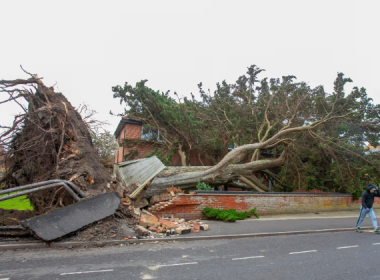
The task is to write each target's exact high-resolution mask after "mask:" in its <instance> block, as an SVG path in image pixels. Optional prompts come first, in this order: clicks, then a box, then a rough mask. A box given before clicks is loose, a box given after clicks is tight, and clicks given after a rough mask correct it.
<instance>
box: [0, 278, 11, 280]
mask: <svg viewBox="0 0 380 280" xmlns="http://www.w3.org/2000/svg"><path fill="white" fill-rule="evenodd" d="M10 279H11V278H0V280H10Z"/></svg>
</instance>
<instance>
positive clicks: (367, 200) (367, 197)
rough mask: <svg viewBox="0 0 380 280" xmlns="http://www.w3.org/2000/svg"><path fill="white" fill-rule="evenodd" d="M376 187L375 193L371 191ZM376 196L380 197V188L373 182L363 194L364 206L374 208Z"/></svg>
mask: <svg viewBox="0 0 380 280" xmlns="http://www.w3.org/2000/svg"><path fill="white" fill-rule="evenodd" d="M372 189H376V190H375V192H374V193H371V192H370V190H372ZM375 196H377V197H380V192H379V189H378V188H377V187H376V186H375V185H373V184H371V185H369V186H368V187H367V189H366V190H365V191H364V192H363V194H362V206H363V208H370V209H371V208H372V205H373V201H374V199H375Z"/></svg>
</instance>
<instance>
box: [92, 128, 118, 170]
mask: <svg viewBox="0 0 380 280" xmlns="http://www.w3.org/2000/svg"><path fill="white" fill-rule="evenodd" d="M90 134H91V137H92V143H93V145H94V149H95V151H96V153H97V154H98V156H99V159H100V162H101V163H102V164H103V165H104V166H105V167H112V165H113V161H114V155H115V150H116V149H117V148H118V147H119V146H118V144H117V143H116V140H115V136H113V134H112V133H111V132H110V131H108V130H104V131H103V132H99V131H96V132H93V131H91V133H90Z"/></svg>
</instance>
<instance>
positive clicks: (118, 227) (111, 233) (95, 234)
mask: <svg viewBox="0 0 380 280" xmlns="http://www.w3.org/2000/svg"><path fill="white" fill-rule="evenodd" d="M128 236H131V237H132V236H133V237H134V236H136V233H135V231H134V230H133V228H131V227H130V225H129V224H128V222H127V221H126V220H125V219H122V218H118V217H114V216H111V217H107V218H105V219H103V220H100V221H97V222H95V223H93V224H91V225H89V226H87V227H85V228H84V229H81V230H79V231H78V232H76V234H75V235H74V236H72V237H71V238H70V241H103V240H112V239H113V240H122V239H124V238H128Z"/></svg>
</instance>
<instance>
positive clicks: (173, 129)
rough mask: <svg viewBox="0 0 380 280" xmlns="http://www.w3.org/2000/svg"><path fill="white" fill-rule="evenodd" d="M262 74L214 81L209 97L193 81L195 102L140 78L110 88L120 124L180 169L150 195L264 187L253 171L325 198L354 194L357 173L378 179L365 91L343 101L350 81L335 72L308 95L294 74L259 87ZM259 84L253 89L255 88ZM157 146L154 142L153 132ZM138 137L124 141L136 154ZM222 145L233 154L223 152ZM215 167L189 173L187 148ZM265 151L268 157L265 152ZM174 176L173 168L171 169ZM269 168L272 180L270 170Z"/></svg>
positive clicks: (374, 111)
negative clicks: (131, 124)
mask: <svg viewBox="0 0 380 280" xmlns="http://www.w3.org/2000/svg"><path fill="white" fill-rule="evenodd" d="M262 71H263V70H262V69H259V68H257V67H256V66H255V65H253V66H251V67H249V68H248V71H247V75H243V76H241V77H239V79H238V80H237V81H236V83H234V84H228V83H227V82H226V81H223V82H222V83H220V84H219V83H218V84H217V90H215V92H214V93H213V94H211V93H210V92H205V91H204V90H203V89H202V83H200V84H199V85H198V86H199V90H200V95H201V100H200V101H199V100H197V99H196V98H195V96H194V95H193V94H192V98H191V99H189V98H186V97H185V98H180V97H179V95H178V94H177V93H174V96H170V92H169V91H167V92H160V91H155V90H153V89H151V88H149V87H147V86H146V82H147V81H146V80H143V81H141V82H138V83H136V86H134V87H133V86H131V85H129V84H128V83H125V84H124V86H115V87H113V92H114V98H119V99H120V100H121V103H123V102H124V103H125V104H126V105H127V107H126V109H125V112H124V114H125V117H127V118H131V119H137V120H139V121H141V122H142V123H143V124H144V125H145V127H147V128H148V129H152V131H155V133H152V136H153V137H152V139H147V140H149V141H150V142H155V141H156V142H157V148H156V149H155V151H154V152H153V153H152V155H153V154H155V155H157V157H159V158H160V157H161V158H162V159H164V160H165V162H170V157H171V156H173V155H174V153H178V155H179V157H180V158H181V162H182V165H183V166H186V168H184V167H182V168H173V167H169V168H168V169H167V170H164V171H163V172H161V173H160V174H159V175H158V176H157V177H156V178H155V179H154V180H153V182H152V184H151V187H150V190H148V194H153V193H155V192H159V190H163V189H164V188H165V187H168V186H170V185H174V186H176V187H181V188H187V187H191V186H195V185H196V183H197V181H202V182H205V183H207V184H210V185H214V186H217V185H220V184H225V183H227V184H228V183H232V182H234V181H235V180H240V181H242V182H243V183H245V184H246V187H247V188H249V189H253V190H265V191H267V189H265V188H266V186H265V185H263V184H262V183H261V181H260V180H259V179H258V178H257V177H256V176H255V173H257V172H259V173H261V174H262V175H264V174H265V176H268V177H269V178H270V180H273V181H275V182H276V186H277V189H278V190H285V191H294V190H297V189H303V190H304V189H308V188H319V189H323V190H325V191H340V192H351V193H353V192H358V193H360V192H361V188H362V187H363V186H364V185H365V184H366V180H365V178H363V176H364V174H367V175H366V176H369V178H370V180H372V181H373V182H377V181H379V179H380V178H379V172H378V171H379V170H380V168H379V162H380V161H379V157H378V156H376V155H367V154H365V146H366V145H368V143H371V144H372V145H373V146H376V145H378V144H379V137H378V131H379V127H380V125H379V124H380V118H379V110H380V106H379V105H374V104H373V103H372V100H371V99H370V98H369V97H368V96H367V93H366V90H365V89H364V88H360V89H359V88H357V87H354V88H353V90H352V91H351V92H350V93H349V94H346V93H345V91H344V87H345V85H346V84H347V83H349V82H352V81H351V79H349V78H345V77H344V75H343V74H342V73H338V75H337V78H336V80H335V82H334V92H332V93H326V92H325V90H324V88H323V86H318V87H316V88H310V86H308V85H307V84H306V83H305V82H295V81H294V80H295V79H296V78H295V77H294V76H283V77H282V80H280V79H270V80H269V81H268V79H267V78H265V79H262V80H261V81H258V80H257V76H258V74H260V73H261V72H262ZM257 82H259V84H258V85H257ZM158 132H160V135H161V136H160V137H161V138H162V139H163V140H164V141H162V140H161V141H158V139H159V137H157V133H158ZM143 141H145V140H139V141H135V142H134V141H132V140H125V141H124V142H122V143H121V144H122V145H125V147H127V148H129V149H131V148H132V149H133V145H135V146H136V148H138V145H140V144H141V143H142V142H143ZM228 146H231V147H233V148H234V149H233V150H232V151H230V152H228ZM193 150H196V151H197V152H198V155H199V161H200V162H201V163H202V164H203V162H206V161H207V162H209V163H208V164H210V163H211V164H212V165H213V166H204V167H196V168H195V167H194V168H187V167H188V166H189V165H190V158H191V151H193ZM265 151H266V152H268V151H270V153H267V154H270V156H269V158H268V157H264V156H263V152H265ZM175 169H177V170H175ZM274 170H276V173H277V174H275V173H273V172H271V171H274Z"/></svg>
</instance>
